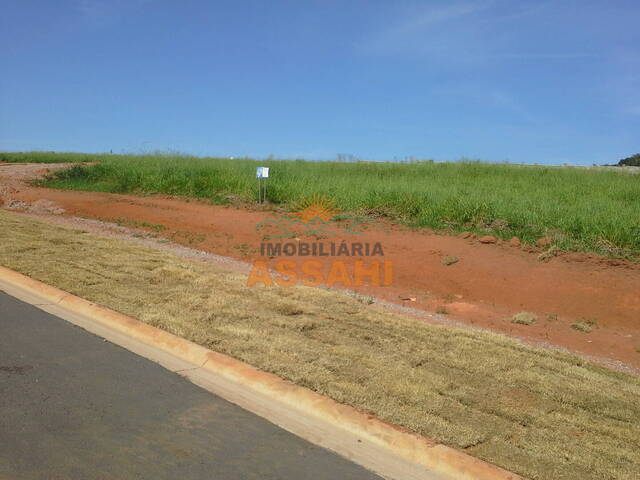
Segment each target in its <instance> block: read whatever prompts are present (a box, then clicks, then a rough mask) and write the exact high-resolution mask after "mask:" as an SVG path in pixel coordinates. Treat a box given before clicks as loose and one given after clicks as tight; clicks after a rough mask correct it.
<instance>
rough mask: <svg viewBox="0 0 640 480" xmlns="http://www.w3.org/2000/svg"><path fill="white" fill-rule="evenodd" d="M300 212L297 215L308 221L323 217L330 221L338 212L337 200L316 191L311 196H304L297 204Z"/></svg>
mask: <svg viewBox="0 0 640 480" xmlns="http://www.w3.org/2000/svg"><path fill="white" fill-rule="evenodd" d="M296 207H297V210H298V212H297V213H295V214H294V216H295V217H297V218H299V219H300V220H302V221H303V222H304V223H307V222H309V221H311V220H313V219H314V218H321V219H322V220H324V221H325V222H330V221H331V220H332V219H333V217H335V216H336V214H337V213H338V209H337V208H336V206H335V202H334V201H333V200H331V199H329V198H327V197H325V196H323V195H318V194H316V193H314V194H313V196H310V197H304V198H302V200H300V201H299V202H298V203H297V205H296Z"/></svg>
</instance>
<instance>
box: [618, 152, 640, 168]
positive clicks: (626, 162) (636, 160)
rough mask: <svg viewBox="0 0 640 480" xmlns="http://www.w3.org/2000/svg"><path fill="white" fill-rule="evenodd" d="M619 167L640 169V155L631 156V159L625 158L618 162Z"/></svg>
mask: <svg viewBox="0 0 640 480" xmlns="http://www.w3.org/2000/svg"><path fill="white" fill-rule="evenodd" d="M618 166H619V167H624V166H627V167H640V153H636V154H635V155H631V156H630V157H627V158H623V159H622V160H620V161H619V162H618Z"/></svg>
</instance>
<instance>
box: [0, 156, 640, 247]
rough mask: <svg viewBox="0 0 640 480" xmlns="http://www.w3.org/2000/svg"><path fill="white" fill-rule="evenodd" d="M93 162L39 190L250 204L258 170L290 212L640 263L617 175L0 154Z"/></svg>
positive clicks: (630, 203) (635, 194) (624, 187)
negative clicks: (322, 212)
mask: <svg viewBox="0 0 640 480" xmlns="http://www.w3.org/2000/svg"><path fill="white" fill-rule="evenodd" d="M7 159H9V160H11V161H46V162H51V161H56V162H62V161H97V162H99V163H97V164H95V165H91V166H82V165H76V166H73V167H72V168H70V169H68V170H65V171H62V172H59V173H58V174H57V175H56V176H54V177H51V178H50V179H48V180H46V181H45V182H44V184H45V185H47V186H49V187H55V188H65V189H77V190H98V191H106V192H118V193H144V194H152V193H164V194H171V195H184V196H189V197H198V198H205V199H210V200H211V201H212V202H215V203H225V202H227V201H229V199H234V200H240V201H246V202H252V201H255V199H256V198H257V189H258V184H257V181H256V179H255V167H256V166H257V165H264V166H269V167H271V178H270V179H269V180H268V182H269V183H268V198H269V200H270V201H271V202H272V203H275V204H280V205H284V206H286V207H289V208H293V206H294V205H295V203H296V202H297V201H299V200H300V198H302V197H304V196H310V195H313V194H314V193H315V194H319V195H325V196H327V197H329V198H331V199H333V200H334V201H335V204H336V206H337V207H338V208H340V209H341V210H343V211H349V212H352V213H356V214H363V215H370V216H371V215H373V216H375V215H384V216H388V217H390V218H393V219H395V220H398V221H401V222H403V223H406V224H409V225H413V226H417V227H430V228H434V229H439V230H440V229H443V230H449V231H454V232H456V231H463V230H469V231H474V232H478V233H486V234H494V235H497V236H499V237H501V238H504V239H507V238H510V237H511V236H518V237H520V238H521V239H522V240H523V241H525V242H533V241H535V240H536V239H537V238H539V237H541V236H551V237H552V238H554V240H555V241H556V243H557V245H558V246H559V247H560V248H563V249H570V250H581V251H597V252H600V253H607V254H610V255H625V256H629V255H631V256H637V255H640V176H638V175H629V174H625V173H621V172H619V171H616V170H590V169H584V168H563V167H544V166H516V165H506V164H486V163H479V162H455V163H433V162H415V163H406V164H397V163H374V162H355V163H339V162H308V161H288V160H268V161H259V162H258V161H254V160H250V159H236V160H231V159H220V158H196V157H186V156H170V155H97V156H95V155H83V154H51V153H43V154H40V153H31V154H1V155H0V161H2V160H4V161H7Z"/></svg>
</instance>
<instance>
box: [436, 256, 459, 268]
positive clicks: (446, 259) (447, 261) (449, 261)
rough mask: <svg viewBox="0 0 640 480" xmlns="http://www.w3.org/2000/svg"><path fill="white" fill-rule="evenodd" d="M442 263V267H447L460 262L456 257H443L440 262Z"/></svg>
mask: <svg viewBox="0 0 640 480" xmlns="http://www.w3.org/2000/svg"><path fill="white" fill-rule="evenodd" d="M440 261H441V262H442V264H443V265H445V266H447V267H448V266H449V265H453V264H454V263H458V262H459V261H460V259H459V258H458V257H443V258H442V260H440Z"/></svg>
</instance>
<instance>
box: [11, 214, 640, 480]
mask: <svg viewBox="0 0 640 480" xmlns="http://www.w3.org/2000/svg"><path fill="white" fill-rule="evenodd" d="M43 259H44V261H43ZM0 264H1V265H4V266H7V267H9V268H13V269H15V270H17V271H20V272H22V273H25V274H28V275H30V276H32V277H34V278H37V279H39V280H42V281H44V282H47V283H49V284H52V285H55V286H58V287H60V288H62V289H64V290H67V291H69V292H72V293H74V294H76V295H80V296H82V297H84V298H87V299H90V300H92V301H95V302H98V303H100V304H103V305H106V306H108V307H111V308H113V309H115V310H118V311H121V312H124V313H126V314H129V315H132V316H134V317H137V318H138V319H140V320H142V321H144V322H147V323H149V324H151V325H154V326H157V327H160V328H163V329H166V330H168V331H170V332H172V333H175V334H177V335H180V336H183V337H185V338H188V339H190V340H192V341H195V342H197V343H200V344H202V345H205V346H207V347H210V348H212V349H214V350H217V351H220V352H224V353H227V354H230V355H232V356H234V357H236V358H239V359H241V360H244V361H246V362H248V363H251V364H253V365H255V366H257V367H259V368H262V369H264V370H267V371H270V372H274V373H276V374H278V375H280V376H282V377H284V378H287V379H289V380H291V381H294V382H296V383H298V384H300V385H303V386H306V387H309V388H311V389H313V390H315V391H317V392H320V393H323V394H326V395H329V396H330V397H332V398H334V399H336V400H337V401H340V402H343V403H347V404H350V405H353V406H355V407H357V408H360V409H362V410H364V411H367V412H371V413H373V414H375V415H377V416H379V417H380V418H382V419H384V420H387V421H389V422H392V423H395V424H398V425H402V426H405V427H407V428H409V429H411V430H414V431H416V432H419V433H421V434H424V435H426V436H428V437H431V438H434V439H435V440H438V441H441V442H444V443H446V444H448V445H452V446H454V447H457V448H460V449H464V450H465V451H467V452H468V453H470V454H471V455H474V456H477V457H479V458H482V459H485V460H488V461H491V462H493V463H496V464H498V465H500V466H502V467H505V468H507V469H509V470H513V471H516V472H518V473H520V474H523V475H525V476H527V477H529V478H532V479H533V478H535V479H550V478H553V479H580V480H584V479H594V480H595V479H598V480H600V479H602V478H617V479H632V478H636V474H637V472H638V470H639V469H640V425H639V424H638V418H640V379H639V378H638V377H634V376H629V375H625V374H621V373H616V372H612V371H609V370H606V369H603V368H600V367H596V366H593V365H590V364H588V363H585V362H584V361H582V360H580V359H578V358H576V357H573V356H569V355H565V354H561V353H557V352H552V351H546V350H541V349H535V348H532V347H528V346H525V345H522V344H520V343H518V342H515V341H513V340H509V339H506V338H504V337H501V336H498V335H494V334H488V333H481V332H474V331H468V330H456V329H450V328H445V327H437V326H432V325H428V324H425V323H423V322H420V321H419V320H415V319H411V318H407V317H402V316H399V315H393V314H389V313H386V312H384V311H382V310H380V309H378V308H377V307H374V306H369V305H366V304H363V303H361V302H359V301H358V300H356V299H354V298H352V297H348V296H345V295H341V294H339V293H335V292H328V291H323V290H318V289H308V288H304V287H300V288H257V287H256V288H252V289H249V288H248V287H246V286H245V284H246V279H245V278H244V277H243V276H241V275H236V274H232V273H229V272H226V271H222V270H219V269H216V268H212V267H210V266H207V265H204V264H200V263H195V262H190V261H187V260H184V259H181V258H178V257H175V256H172V255H169V254H166V253H162V252H159V251H156V250H152V249H150V248H147V247H142V246H139V245H134V244H130V243H128V242H124V241H121V240H114V239H107V238H104V237H100V236H95V235H92V234H88V233H85V232H82V231H79V230H70V229H67V228H61V227H56V226H52V225H50V224H46V223H41V222H37V221H34V220H32V219H30V218H27V217H23V216H18V215H16V214H10V213H6V212H2V211H0Z"/></svg>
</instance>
